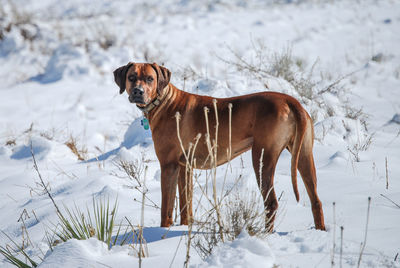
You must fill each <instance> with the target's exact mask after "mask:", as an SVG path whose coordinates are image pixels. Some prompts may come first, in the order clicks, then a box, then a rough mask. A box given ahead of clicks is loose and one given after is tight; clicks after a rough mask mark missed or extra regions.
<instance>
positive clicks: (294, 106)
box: [288, 101, 308, 202]
mask: <svg viewBox="0 0 400 268" xmlns="http://www.w3.org/2000/svg"><path fill="white" fill-rule="evenodd" d="M288 105H289V107H290V110H291V111H292V112H293V114H294V117H295V120H296V131H295V137H294V141H293V147H292V150H291V154H292V161H291V175H292V185H293V191H294V194H295V196H296V200H297V202H299V199H300V198H299V190H298V188H297V165H298V162H299V155H300V150H301V147H302V145H303V141H304V136H305V133H306V130H307V121H308V120H307V114H306V112H305V111H304V109H303V108H302V107H301V105H300V103H298V102H297V101H295V102H290V103H288Z"/></svg>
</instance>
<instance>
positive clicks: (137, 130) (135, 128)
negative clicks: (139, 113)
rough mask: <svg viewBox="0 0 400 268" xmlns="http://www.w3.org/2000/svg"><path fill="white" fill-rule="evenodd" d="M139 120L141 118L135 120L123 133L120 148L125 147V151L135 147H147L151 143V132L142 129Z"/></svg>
mask: <svg viewBox="0 0 400 268" xmlns="http://www.w3.org/2000/svg"><path fill="white" fill-rule="evenodd" d="M141 120H142V118H141V117H139V118H136V119H135V120H134V121H133V122H132V123H131V124H130V125H129V128H128V130H127V131H126V132H125V135H124V141H123V142H122V144H121V147H125V148H127V149H130V148H132V147H133V146H135V145H141V146H144V147H147V146H149V145H150V144H152V143H153V140H152V138H151V131H150V130H145V129H144V128H143V126H142V125H141Z"/></svg>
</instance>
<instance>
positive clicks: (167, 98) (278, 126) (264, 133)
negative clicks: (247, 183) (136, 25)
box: [114, 63, 325, 230]
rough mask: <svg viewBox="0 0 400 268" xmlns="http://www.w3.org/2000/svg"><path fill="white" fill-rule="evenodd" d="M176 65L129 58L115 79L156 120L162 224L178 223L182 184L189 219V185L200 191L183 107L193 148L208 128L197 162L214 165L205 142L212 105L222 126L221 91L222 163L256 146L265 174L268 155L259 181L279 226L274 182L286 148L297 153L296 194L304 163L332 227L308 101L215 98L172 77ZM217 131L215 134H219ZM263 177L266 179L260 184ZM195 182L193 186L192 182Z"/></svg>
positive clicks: (316, 210)
mask: <svg viewBox="0 0 400 268" xmlns="http://www.w3.org/2000/svg"><path fill="white" fill-rule="evenodd" d="M170 77H171V72H170V71H169V70H168V69H166V68H164V67H162V66H158V65H157V64H155V63H153V64H148V63H128V64H127V65H126V66H122V67H120V68H118V69H116V70H115V71H114V79H115V82H116V83H117V85H118V86H119V88H120V93H121V94H122V93H123V92H124V90H125V89H126V91H127V93H128V95H129V101H130V102H131V103H136V105H137V107H138V108H139V109H141V110H142V111H143V113H144V115H145V116H146V118H147V119H148V121H149V124H150V128H151V132H152V137H153V141H154V148H155V151H156V154H157V157H158V159H159V161H160V166H161V193H162V203H161V226H162V227H167V226H170V225H171V224H172V223H173V220H172V215H173V214H172V212H173V206H174V201H175V195H176V185H177V184H178V189H179V200H180V204H179V205H180V210H181V224H187V223H188V215H190V216H191V215H192V204H191V202H190V203H189V204H187V196H186V194H185V189H189V191H190V192H192V191H193V190H192V181H191V179H190V181H189V183H188V185H186V184H187V183H186V180H185V172H186V171H185V157H184V154H183V152H182V149H181V145H180V142H179V140H178V137H177V126H176V118H175V114H176V112H179V113H180V114H181V116H182V118H181V121H180V135H181V139H182V143H183V145H184V146H186V147H185V148H184V149H185V150H186V151H187V150H188V145H189V143H190V142H193V141H194V139H195V137H196V136H197V134H198V133H200V134H202V138H201V139H200V141H199V143H198V145H197V148H196V151H195V158H196V162H197V163H205V164H204V165H203V166H202V168H204V169H209V168H211V166H210V161H207V160H206V158H207V156H208V155H209V150H208V148H207V145H206V142H205V138H204V137H205V135H204V134H205V133H207V130H206V121H205V114H204V107H208V108H209V109H210V112H209V113H208V119H209V126H215V123H216V116H215V113H214V108H213V99H215V100H216V101H217V111H218V121H219V131H218V137H217V140H218V150H217V151H218V153H217V159H218V162H217V165H222V164H224V163H226V162H227V161H228V160H229V158H230V156H229V155H228V154H227V149H228V148H230V149H231V158H234V157H236V156H238V155H240V154H241V153H243V152H245V151H247V150H249V149H252V158H253V167H254V171H255V173H256V178H260V174H259V173H260V157H261V155H263V159H262V163H263V165H262V170H261V176H262V178H261V179H257V182H258V184H259V186H260V188H261V193H262V196H263V198H264V200H265V201H264V207H265V210H266V217H267V218H268V219H270V222H271V223H272V224H271V225H270V227H269V228H271V229H272V228H273V221H274V218H275V212H276V210H277V208H278V201H277V198H276V195H275V192H274V189H273V182H274V171H275V166H276V163H277V161H278V158H279V155H280V154H281V152H282V151H283V150H284V149H285V148H286V149H288V150H289V151H290V152H291V154H292V160H291V175H292V184H293V190H294V193H295V195H296V200H297V201H298V200H299V193H298V190H297V179H296V177H297V168H298V170H299V171H300V174H301V176H302V178H303V182H304V185H305V186H306V189H307V193H308V196H309V198H310V201H311V206H312V213H313V216H314V223H315V227H316V228H317V229H320V230H325V224H324V216H323V211H322V205H321V202H320V200H319V198H318V195H317V178H316V173H315V166H314V159H313V154H312V148H313V140H314V132H313V124H312V121H311V118H310V116H309V115H308V113H307V112H306V111H305V110H304V108H303V107H302V106H301V104H300V103H299V102H298V101H297V100H296V99H294V98H293V97H290V96H288V95H285V94H281V93H277V92H261V93H255V94H250V95H245V96H239V97H233V98H224V99H221V98H212V97H208V96H199V95H195V94H190V93H187V92H184V91H181V90H179V89H177V88H176V87H175V86H174V85H172V84H171V83H169V81H170ZM230 104H232V106H233V108H232V120H231V129H232V134H231V144H229V109H228V106H229V105H230ZM213 132H214V131H210V139H211V140H213V139H215V133H213ZM260 184H261V185H260ZM186 187H187V188H186Z"/></svg>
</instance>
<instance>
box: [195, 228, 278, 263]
mask: <svg viewBox="0 0 400 268" xmlns="http://www.w3.org/2000/svg"><path fill="white" fill-rule="evenodd" d="M274 262H275V257H274V256H273V254H272V252H271V250H270V248H269V247H268V245H267V244H266V243H265V241H262V240H260V239H259V238H256V237H251V236H249V234H248V233H247V232H245V231H242V233H241V234H240V235H239V236H238V238H237V239H236V240H234V241H232V242H227V243H225V244H223V245H221V246H220V247H219V248H217V249H216V250H215V251H214V252H213V254H212V255H211V256H210V257H209V258H208V259H207V260H206V263H205V264H204V265H203V266H200V267H227V268H228V267H229V268H231V267H252V268H253V267H260V268H261V267H263V268H266V267H273V265H274Z"/></svg>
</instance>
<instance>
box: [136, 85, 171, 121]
mask: <svg viewBox="0 0 400 268" xmlns="http://www.w3.org/2000/svg"><path fill="white" fill-rule="evenodd" d="M167 88H168V85H167V86H166V87H165V88H164V89H163V90H162V92H163V93H162V95H158V96H157V98H155V99H154V100H152V101H151V102H150V103H149V104H147V105H146V106H144V107H140V106H138V105H136V107H138V108H139V109H140V110H141V111H142V112H143V114H144V115H145V116H147V115H148V114H149V112H150V111H151V110H153V109H154V108H155V107H157V106H158V105H160V103H161V102H162V100H163V99H164V98H165V96H167Z"/></svg>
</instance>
